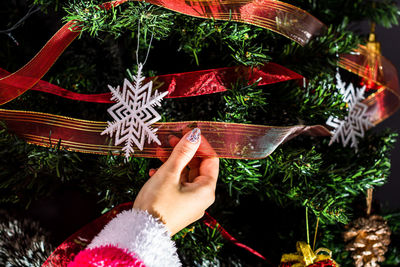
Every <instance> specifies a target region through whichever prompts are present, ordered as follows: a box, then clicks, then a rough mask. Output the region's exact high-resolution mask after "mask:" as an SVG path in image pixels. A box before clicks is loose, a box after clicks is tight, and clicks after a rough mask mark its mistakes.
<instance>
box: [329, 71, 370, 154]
mask: <svg viewBox="0 0 400 267" xmlns="http://www.w3.org/2000/svg"><path fill="white" fill-rule="evenodd" d="M336 79H337V87H338V88H339V90H340V93H341V94H342V95H343V96H344V97H343V101H345V102H346V103H347V104H348V107H349V114H348V116H347V117H346V118H345V119H344V120H340V119H338V118H337V117H333V116H330V117H329V118H328V120H327V122H326V124H327V125H329V126H331V127H333V128H334V130H333V132H332V133H333V136H332V138H331V141H330V143H329V145H331V144H332V143H333V142H342V144H343V146H344V147H346V146H347V145H348V143H349V142H351V144H350V147H354V148H355V150H356V151H357V149H358V139H357V138H362V137H364V133H365V131H366V130H368V129H369V128H371V127H372V126H373V124H372V123H371V122H370V120H369V116H368V114H366V112H367V109H368V107H367V105H365V104H364V103H362V102H361V101H362V100H363V99H364V92H365V86H363V87H362V88H355V87H354V86H353V84H351V83H350V84H349V85H348V86H346V83H344V82H343V81H342V79H341V77H340V75H339V73H338V74H336Z"/></svg>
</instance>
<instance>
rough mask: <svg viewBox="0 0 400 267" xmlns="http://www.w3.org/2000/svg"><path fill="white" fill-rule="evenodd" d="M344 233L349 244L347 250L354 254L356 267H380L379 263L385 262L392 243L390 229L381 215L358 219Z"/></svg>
mask: <svg viewBox="0 0 400 267" xmlns="http://www.w3.org/2000/svg"><path fill="white" fill-rule="evenodd" d="M346 229H348V230H347V231H346V232H345V233H344V241H346V242H348V244H347V246H346V250H348V251H351V252H352V254H351V255H352V257H353V259H354V264H355V266H356V267H379V264H378V262H383V261H384V260H385V257H384V255H385V253H386V251H387V249H388V246H389V243H390V234H391V231H390V228H389V226H388V225H387V222H386V220H385V219H383V218H382V217H381V216H379V215H372V216H370V217H368V218H358V219H356V220H355V221H353V222H352V223H350V224H349V225H347V226H346Z"/></svg>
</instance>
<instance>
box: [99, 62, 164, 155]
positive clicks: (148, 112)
mask: <svg viewBox="0 0 400 267" xmlns="http://www.w3.org/2000/svg"><path fill="white" fill-rule="evenodd" d="M142 68H143V65H142V64H139V65H138V72H137V75H136V77H133V80H134V85H132V84H131V83H130V82H129V81H128V80H127V79H125V80H124V85H123V88H122V90H121V89H120V87H119V86H118V87H117V88H113V87H112V86H110V85H109V86H108V88H109V89H110V91H111V94H112V97H111V100H114V101H116V103H115V104H114V105H113V106H112V107H110V108H109V109H108V110H107V111H108V113H109V114H110V115H111V117H112V118H113V119H114V121H113V122H107V123H108V127H107V128H106V129H105V130H104V131H103V132H102V133H101V134H102V135H104V134H109V135H110V136H111V137H112V136H113V134H114V132H115V145H116V146H117V145H120V144H122V143H125V144H124V147H123V148H122V151H124V153H125V157H126V158H127V159H128V158H129V157H130V156H131V155H132V154H133V153H134V149H133V145H136V146H137V147H138V148H139V149H140V150H143V146H144V142H145V139H146V138H147V140H148V143H149V144H150V142H152V141H153V142H156V143H157V144H158V145H161V142H160V140H158V138H157V134H156V132H157V129H155V128H152V127H151V125H152V124H153V123H155V122H157V121H159V120H160V119H161V116H160V114H158V113H157V111H156V110H155V109H154V106H156V105H157V106H160V105H161V100H162V99H163V98H164V97H165V96H166V95H167V94H168V92H163V93H158V92H157V90H156V91H155V92H154V95H152V87H153V83H152V82H151V81H150V82H148V83H146V84H145V85H142V82H143V80H144V79H145V77H143V76H142Z"/></svg>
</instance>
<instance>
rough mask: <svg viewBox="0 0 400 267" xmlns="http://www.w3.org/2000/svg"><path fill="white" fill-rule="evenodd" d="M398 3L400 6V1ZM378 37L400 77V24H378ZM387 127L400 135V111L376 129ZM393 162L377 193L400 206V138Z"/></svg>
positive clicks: (362, 27) (387, 202) (364, 28)
mask: <svg viewBox="0 0 400 267" xmlns="http://www.w3.org/2000/svg"><path fill="white" fill-rule="evenodd" d="M398 5H399V6H400V3H398ZM353 27H354V28H355V29H358V30H359V31H361V32H363V33H365V34H367V33H368V32H369V24H368V23H367V22H366V23H361V24H359V25H353ZM376 37H377V41H379V42H380V43H381V49H382V55H383V56H384V57H386V58H387V59H389V60H390V61H391V62H392V63H393V65H394V66H395V67H396V68H397V73H398V75H399V77H400V26H395V27H393V28H389V29H385V28H383V27H379V26H377V28H376ZM385 128H391V129H393V130H394V131H396V132H397V133H399V135H400V111H397V112H396V113H395V114H393V115H392V116H391V117H389V118H388V119H386V120H385V121H383V122H382V123H380V124H379V125H378V126H377V127H376V128H375V129H374V130H375V131H380V130H383V129H385ZM391 163H392V168H391V175H390V176H389V179H388V183H387V184H385V185H384V186H382V187H380V188H378V189H377V190H376V194H375V195H376V197H377V198H378V199H379V200H380V202H381V203H382V204H383V205H384V206H387V207H389V208H400V190H399V189H400V138H398V139H397V143H396V146H395V148H394V150H393V152H392V157H391Z"/></svg>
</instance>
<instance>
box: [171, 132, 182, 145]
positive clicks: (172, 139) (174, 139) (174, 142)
mask: <svg viewBox="0 0 400 267" xmlns="http://www.w3.org/2000/svg"><path fill="white" fill-rule="evenodd" d="M180 140H181V139H180V138H178V137H176V136H175V135H172V134H171V135H169V136H168V141H169V144H170V145H171V147H175V146H176V145H177V144H178V143H179V141H180Z"/></svg>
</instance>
